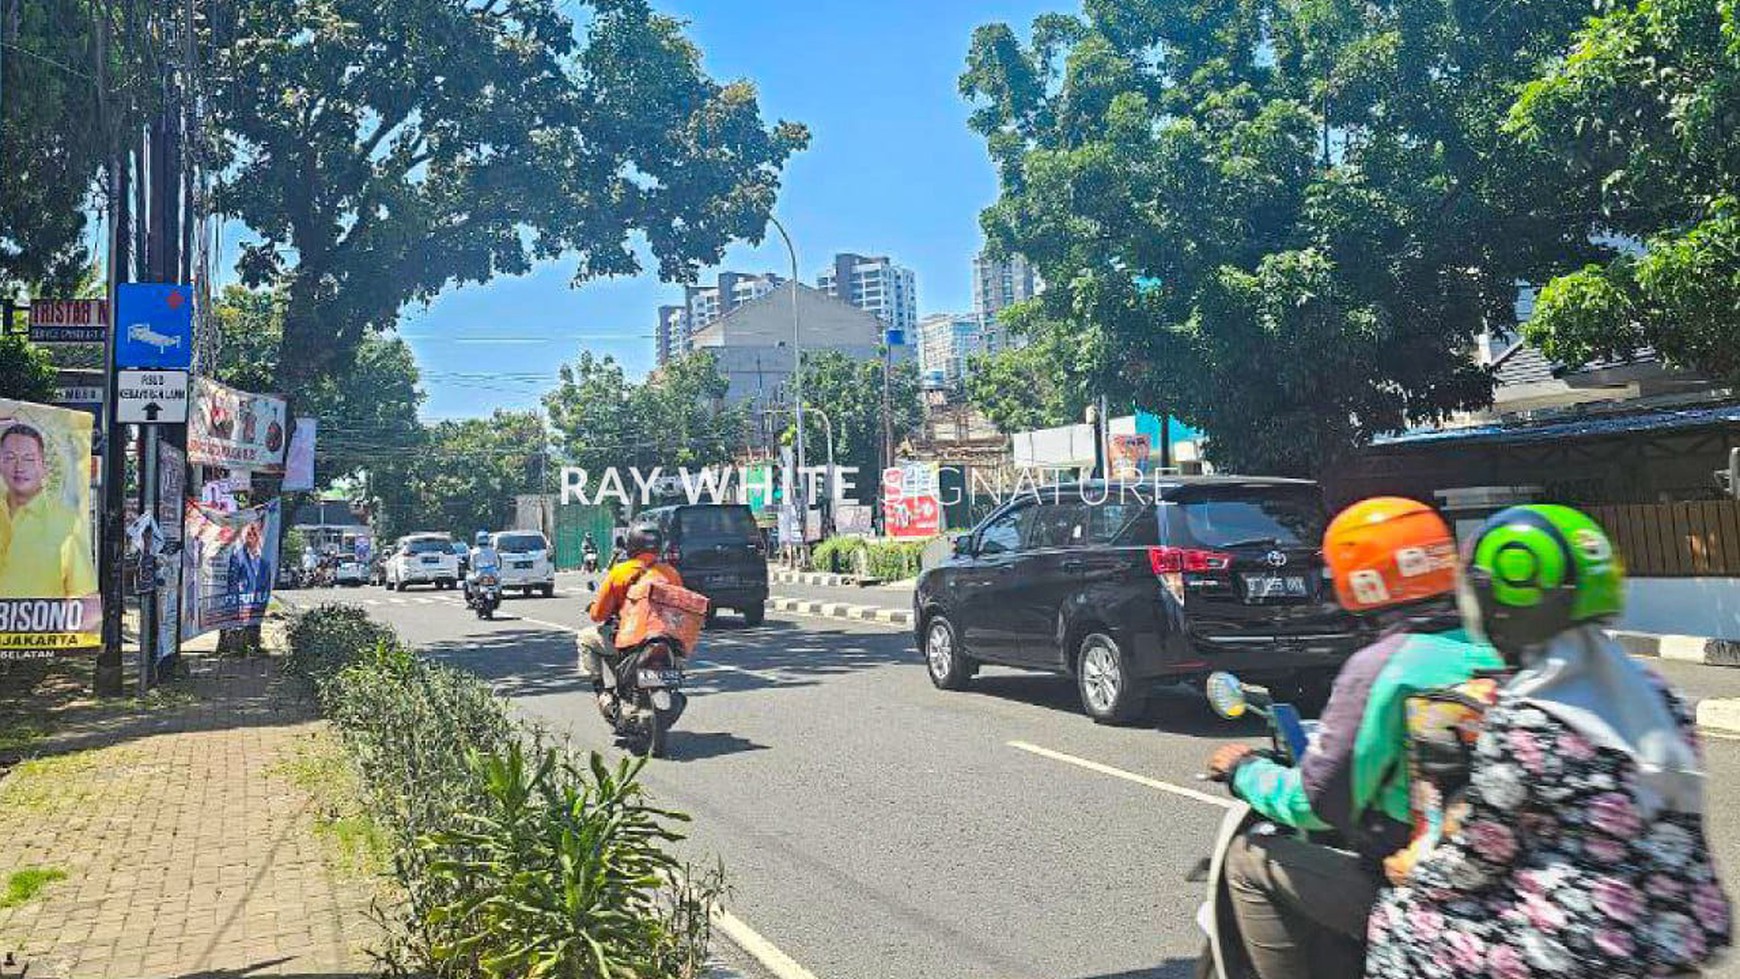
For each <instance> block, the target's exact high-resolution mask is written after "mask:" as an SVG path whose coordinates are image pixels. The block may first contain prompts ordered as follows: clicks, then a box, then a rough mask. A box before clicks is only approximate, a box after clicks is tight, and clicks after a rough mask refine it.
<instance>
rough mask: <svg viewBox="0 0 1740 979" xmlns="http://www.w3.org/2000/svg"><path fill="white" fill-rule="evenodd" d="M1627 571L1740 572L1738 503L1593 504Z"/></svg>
mask: <svg viewBox="0 0 1740 979" xmlns="http://www.w3.org/2000/svg"><path fill="white" fill-rule="evenodd" d="M1584 509H1585V510H1586V512H1588V514H1589V515H1590V516H1592V517H1594V518H1595V519H1596V520H1598V521H1600V523H1601V526H1603V527H1605V528H1607V533H1608V535H1609V536H1610V537H1612V538H1613V544H1614V546H1615V547H1617V548H1619V553H1620V556H1621V557H1623V558H1624V560H1625V569H1626V571H1627V572H1628V573H1629V574H1631V575H1634V576H1637V577H1643V578H1689V577H1695V576H1700V575H1715V576H1740V501H1737V500H1709V501H1700V502H1693V503H1635V504H1620V505H1614V506H1592V507H1586V508H1584Z"/></svg>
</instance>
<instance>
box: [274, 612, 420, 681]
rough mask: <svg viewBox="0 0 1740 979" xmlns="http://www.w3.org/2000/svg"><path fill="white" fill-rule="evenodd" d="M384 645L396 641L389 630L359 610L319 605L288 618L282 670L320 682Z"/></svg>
mask: <svg viewBox="0 0 1740 979" xmlns="http://www.w3.org/2000/svg"><path fill="white" fill-rule="evenodd" d="M383 643H384V644H386V645H389V646H396V645H398V644H399V640H398V637H397V636H396V635H394V633H393V630H392V629H389V628H388V627H386V626H384V625H381V624H380V623H378V622H376V621H375V620H373V619H371V618H369V617H368V613H367V612H364V611H363V610H362V609H361V608H359V607H357V606H354V605H337V604H328V605H321V606H318V607H316V608H312V609H309V610H308V611H306V612H300V613H297V614H296V615H295V616H294V617H293V618H292V619H291V621H290V656H289V658H288V659H287V660H286V661H285V664H284V669H285V671H286V672H288V673H290V674H291V675H292V676H300V677H305V678H308V679H311V680H323V679H325V678H326V677H328V676H331V675H332V674H334V673H336V672H338V671H339V670H342V669H344V668H345V667H346V666H348V665H350V663H351V662H353V661H354V660H355V659H356V658H357V657H358V656H359V655H361V654H362V653H364V652H366V651H368V650H372V649H374V648H375V647H377V646H380V645H382V644H383Z"/></svg>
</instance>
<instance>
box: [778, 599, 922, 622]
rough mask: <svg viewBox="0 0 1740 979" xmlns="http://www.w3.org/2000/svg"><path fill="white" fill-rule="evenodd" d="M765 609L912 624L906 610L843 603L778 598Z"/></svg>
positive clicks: (866, 620)
mask: <svg viewBox="0 0 1740 979" xmlns="http://www.w3.org/2000/svg"><path fill="white" fill-rule="evenodd" d="M767 607H768V608H771V609H774V610H775V611H779V612H796V613H798V614H800V615H819V616H823V617H824V618H830V619H852V620H855V621H858V622H885V623H887V624H889V625H911V624H912V612H911V611H910V610H908V609H896V608H877V607H875V606H872V605H848V604H846V603H845V602H822V601H815V600H813V599H804V598H780V597H778V596H775V597H773V598H769V599H768V600H767Z"/></svg>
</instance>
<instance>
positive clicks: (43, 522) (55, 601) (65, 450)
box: [0, 399, 103, 659]
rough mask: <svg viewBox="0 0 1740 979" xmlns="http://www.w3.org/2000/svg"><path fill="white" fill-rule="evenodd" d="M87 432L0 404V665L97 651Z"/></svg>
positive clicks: (38, 410)
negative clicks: (61, 653) (56, 654)
mask: <svg viewBox="0 0 1740 979" xmlns="http://www.w3.org/2000/svg"><path fill="white" fill-rule="evenodd" d="M93 422H94V419H93V418H92V416H91V415H89V414H87V413H85V412H82V411H69V410H66V409H63V408H52V407H49V406H47V405H38V404H30V403H28V402H22V401H7V400H4V399H0V659H20V658H26V657H32V656H41V655H50V654H52V653H54V652H57V651H66V650H78V649H85V650H94V649H95V648H96V647H97V646H98V645H99V642H100V636H101V631H102V618H103V616H102V597H101V595H100V594H99V592H98V590H97V572H96V565H95V560H94V551H93V548H92V539H93V536H92V532H91V495H90V494H91V425H92V423H93Z"/></svg>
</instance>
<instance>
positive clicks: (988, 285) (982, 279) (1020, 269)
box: [973, 252, 1045, 325]
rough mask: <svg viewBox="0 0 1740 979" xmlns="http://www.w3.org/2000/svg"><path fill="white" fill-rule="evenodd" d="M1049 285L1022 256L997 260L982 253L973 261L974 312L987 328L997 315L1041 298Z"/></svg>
mask: <svg viewBox="0 0 1740 979" xmlns="http://www.w3.org/2000/svg"><path fill="white" fill-rule="evenodd" d="M1044 288H1045V284H1044V283H1043V282H1041V281H1040V280H1039V276H1038V275H1037V274H1036V273H1035V272H1034V271H1033V266H1031V265H1028V264H1027V259H1025V258H1022V257H1021V256H1020V255H1011V256H1009V257H1008V258H1006V259H1001V260H999V259H993V258H991V257H989V256H988V255H986V253H984V252H980V253H979V254H978V256H977V257H976V258H974V259H973V312H974V313H976V314H978V317H979V319H980V320H982V321H984V322H985V323H986V324H987V325H988V324H990V323H991V322H993V321H994V320H996V318H997V314H998V313H1001V312H1002V311H1003V310H1005V309H1008V308H1009V307H1010V306H1013V305H1015V304H1016V303H1018V302H1024V301H1026V300H1028V299H1032V298H1033V297H1034V296H1037V295H1039V293H1040V290H1042V289H1044Z"/></svg>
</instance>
